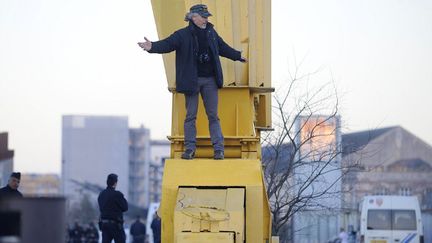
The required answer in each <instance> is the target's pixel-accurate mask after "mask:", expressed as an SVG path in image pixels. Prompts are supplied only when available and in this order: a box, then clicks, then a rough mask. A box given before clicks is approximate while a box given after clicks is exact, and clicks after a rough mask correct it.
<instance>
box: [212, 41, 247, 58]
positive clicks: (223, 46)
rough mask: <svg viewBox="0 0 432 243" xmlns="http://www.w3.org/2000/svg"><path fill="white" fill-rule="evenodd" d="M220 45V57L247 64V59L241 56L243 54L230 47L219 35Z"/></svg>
mask: <svg viewBox="0 0 432 243" xmlns="http://www.w3.org/2000/svg"><path fill="white" fill-rule="evenodd" d="M217 41H218V45H219V55H221V56H223V57H226V58H229V59H231V60H233V61H241V62H247V59H246V58H244V57H242V56H241V52H240V51H237V50H236V49H234V48H232V47H231V46H229V45H228V44H227V43H225V41H224V40H223V39H222V38H221V37H220V36H219V35H217Z"/></svg>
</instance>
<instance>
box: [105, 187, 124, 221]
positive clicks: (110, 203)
mask: <svg viewBox="0 0 432 243" xmlns="http://www.w3.org/2000/svg"><path fill="white" fill-rule="evenodd" d="M98 204H99V210H100V213H101V215H100V216H101V219H111V220H116V221H118V222H123V212H126V211H127V210H128V202H127V201H126V199H125V198H124V196H123V193H121V192H120V191H116V190H115V189H114V188H112V187H107V188H106V189H105V190H103V191H102V192H101V193H100V194H99V197H98Z"/></svg>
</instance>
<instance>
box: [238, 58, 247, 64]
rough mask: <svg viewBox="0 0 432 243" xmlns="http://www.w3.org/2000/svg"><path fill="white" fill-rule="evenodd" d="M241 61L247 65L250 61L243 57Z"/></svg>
mask: <svg viewBox="0 0 432 243" xmlns="http://www.w3.org/2000/svg"><path fill="white" fill-rule="evenodd" d="M239 61H240V62H243V63H245V62H247V61H248V60H247V59H246V57H241V58H240V60H239Z"/></svg>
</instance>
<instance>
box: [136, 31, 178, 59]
mask: <svg viewBox="0 0 432 243" xmlns="http://www.w3.org/2000/svg"><path fill="white" fill-rule="evenodd" d="M144 39H145V42H138V45H139V46H140V47H141V48H142V49H144V50H145V51H148V52H149V53H161V54H162V53H168V52H172V51H174V50H176V49H177V48H178V47H179V46H180V38H179V37H178V34H177V32H174V33H173V34H172V35H170V36H169V37H167V38H165V39H163V40H160V41H155V42H152V41H150V40H148V39H147V38H146V37H144Z"/></svg>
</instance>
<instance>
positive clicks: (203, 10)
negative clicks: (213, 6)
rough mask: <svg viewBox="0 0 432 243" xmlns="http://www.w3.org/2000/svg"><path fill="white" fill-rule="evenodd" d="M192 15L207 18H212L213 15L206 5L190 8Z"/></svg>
mask: <svg viewBox="0 0 432 243" xmlns="http://www.w3.org/2000/svg"><path fill="white" fill-rule="evenodd" d="M189 11H190V13H197V14H199V15H201V17H204V18H207V17H209V16H212V14H211V13H210V12H209V11H208V8H207V5H205V4H196V5H193V6H192V7H191V8H190V10H189Z"/></svg>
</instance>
